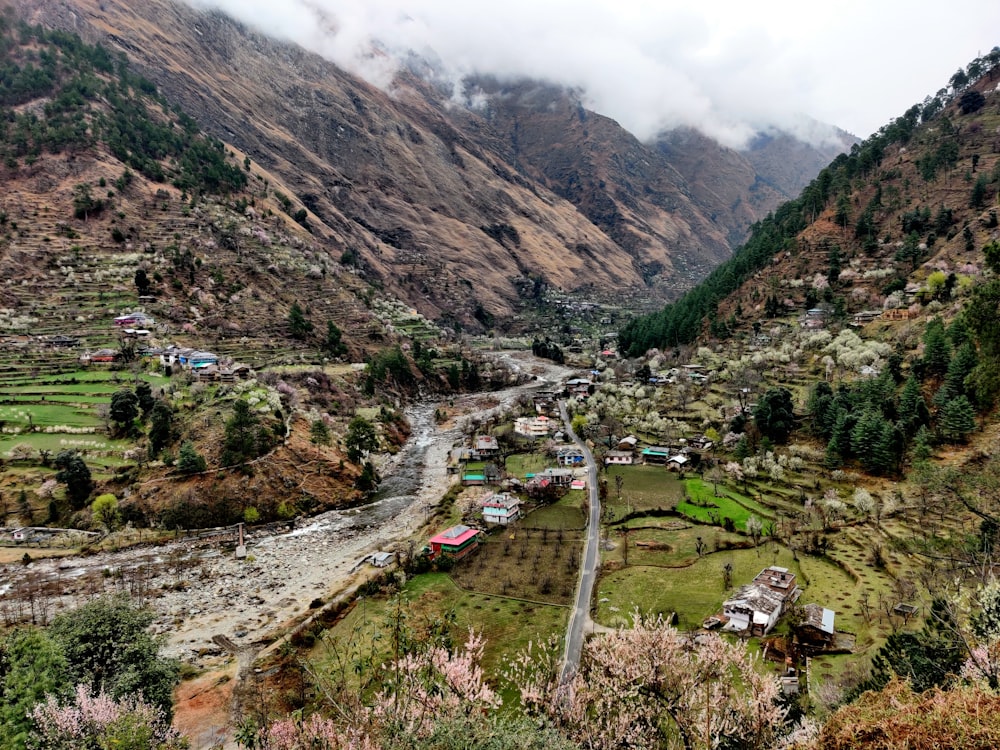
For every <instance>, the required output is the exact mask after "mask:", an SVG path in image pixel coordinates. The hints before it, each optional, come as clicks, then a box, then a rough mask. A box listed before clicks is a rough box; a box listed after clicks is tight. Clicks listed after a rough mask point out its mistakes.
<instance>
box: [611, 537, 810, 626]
mask: <svg viewBox="0 0 1000 750" xmlns="http://www.w3.org/2000/svg"><path fill="white" fill-rule="evenodd" d="M630 562H631V560H630ZM727 563H729V564H730V565H732V585H733V588H730V589H728V590H727V589H724V588H723V566H725V565H726V564H727ZM769 565H780V566H781V567H785V568H789V569H790V570H791V571H792V572H793V573H796V574H798V573H799V567H798V563H796V562H795V561H794V560H793V559H792V553H791V551H789V550H788V549H787V548H785V547H781V546H777V545H772V544H768V545H762V546H761V547H758V548H757V549H734V550H724V551H720V552H711V553H709V554H706V555H705V556H704V557H701V558H697V559H696V560H695V562H694V563H693V564H691V565H689V566H687V567H684V568H671V569H669V570H664V569H663V568H660V567H649V566H632V567H628V568H625V569H624V570H617V571H614V572H612V573H610V574H608V575H606V576H602V578H601V580H600V582H599V583H598V585H597V591H598V593H597V612H596V615H595V618H594V619H595V620H596V621H597V622H599V623H601V624H603V625H611V626H614V625H618V624H622V622H623V621H624V620H623V618H627V617H628V616H629V615H630V613H631V612H632V611H634V610H635V609H636V608H638V610H639V611H640V612H643V613H654V614H655V613H660V614H664V615H669V614H670V613H671V612H676V613H677V618H678V626H679V627H680V628H682V629H692V628H697V627H700V626H701V623H702V621H703V620H704V619H705V618H706V617H708V616H709V615H713V614H715V613H717V612H719V611H721V609H722V602H723V601H725V600H726V598H727V597H728V596H729V595H730V594H732V592H733V591H734V590H735V589H736V588H737V587H739V586H741V585H743V584H744V583H749V582H750V581H751V580H753V578H754V576H756V575H757V574H758V573H760V571H761V570H763V569H764V568H766V567H767V566H769Z"/></svg>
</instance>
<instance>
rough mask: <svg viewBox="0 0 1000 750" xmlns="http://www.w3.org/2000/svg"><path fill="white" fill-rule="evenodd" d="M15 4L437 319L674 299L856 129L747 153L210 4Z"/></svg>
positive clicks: (532, 88) (513, 317) (560, 90)
mask: <svg viewBox="0 0 1000 750" xmlns="http://www.w3.org/2000/svg"><path fill="white" fill-rule="evenodd" d="M19 7H20V8H21V9H22V12H23V13H24V14H25V16H26V17H27V18H29V19H30V20H32V21H33V22H43V23H45V24H47V25H52V26H56V27H60V28H66V29H70V30H72V31H75V32H77V33H80V34H81V35H82V36H83V37H84V38H86V39H88V40H89V41H92V42H100V43H101V44H104V45H106V46H107V47H108V48H109V49H110V50H112V51H114V52H115V53H123V54H126V55H127V56H128V58H129V59H130V61H131V62H132V63H133V64H135V65H136V66H137V67H138V69H139V70H141V71H142V72H143V73H144V74H145V75H146V76H147V77H149V78H150V79H151V80H152V81H153V82H154V83H156V84H157V85H158V86H159V87H160V88H161V90H162V91H163V92H164V94H165V95H166V96H167V98H168V99H169V100H171V101H173V102H176V103H177V104H179V105H180V106H181V107H182V108H183V109H184V110H185V111H186V112H188V113H190V114H191V115H192V116H193V117H194V118H195V119H196V120H197V121H198V123H199V124H200V125H201V126H202V127H204V128H205V129H206V130H207V131H208V132H209V133H211V134H213V135H215V136H217V137H218V138H220V139H222V140H223V141H224V142H226V143H229V144H231V145H232V146H233V147H235V148H237V149H239V150H240V151H241V152H244V153H245V154H247V155H248V156H249V158H250V159H251V160H252V161H253V162H254V163H258V164H260V165H261V166H262V167H263V168H265V169H266V170H268V172H269V173H271V174H273V175H274V176H275V178H276V179H279V180H280V181H281V183H282V185H281V188H280V190H281V191H283V192H285V193H287V194H288V197H289V200H290V201H291V203H293V204H294V206H292V210H294V211H298V210H305V211H306V213H307V216H308V219H307V220H308V223H309V225H310V227H311V229H312V231H313V233H314V235H315V236H316V237H317V238H321V239H322V245H323V247H324V250H325V252H326V253H328V254H329V257H330V258H331V259H332V260H334V261H336V260H341V259H346V260H349V261H350V262H351V263H352V264H355V265H356V267H357V268H358V269H359V271H360V272H361V273H362V274H363V275H364V276H365V278H367V279H368V280H369V281H372V282H375V283H377V284H379V285H380V286H381V287H382V288H384V289H385V290H386V291H387V292H388V293H390V294H392V295H395V296H397V297H399V298H400V299H402V300H404V301H406V302H407V303H408V304H410V305H412V306H413V307H415V308H416V309H418V310H419V311H420V312H422V313H423V314H425V315H426V316H427V317H429V318H430V319H432V320H436V321H440V322H442V323H445V324H450V323H451V322H459V323H461V324H462V325H471V326H472V327H474V328H477V327H482V326H485V325H487V324H490V325H499V326H501V327H515V328H516V327H517V326H518V325H519V323H518V312H519V311H520V310H522V309H523V308H524V307H525V306H526V305H530V304H531V303H532V301H533V295H536V294H537V292H538V290H539V289H540V288H552V289H558V290H563V291H565V292H569V293H581V294H586V295H588V296H591V297H594V296H596V298H601V297H602V296H604V297H607V298H611V299H621V298H622V295H623V292H626V297H627V299H629V300H630V301H631V304H637V305H642V304H647V305H648V304H656V303H657V302H658V301H662V300H667V299H672V298H674V297H676V296H677V295H678V294H679V293H680V292H682V291H683V290H684V289H686V288H688V287H689V286H691V284H693V283H694V282H696V281H698V280H699V279H700V278H703V277H704V276H705V275H706V274H707V273H708V272H709V271H710V270H711V269H712V268H713V267H714V266H715V265H717V264H718V263H719V262H721V261H722V260H724V259H725V258H727V257H728V256H729V255H730V253H731V252H732V249H733V247H734V246H735V244H737V243H738V242H739V241H741V240H742V239H743V238H744V237H745V236H746V231H747V228H748V227H749V226H750V224H752V223H753V222H754V221H756V220H758V219H760V218H762V217H763V216H764V215H766V213H767V212H768V211H771V210H773V209H774V208H775V207H776V206H777V205H778V204H779V203H780V202H781V201H782V200H784V199H786V198H787V197H789V196H790V195H793V194H794V193H795V191H796V190H797V189H798V187H799V186H800V185H801V184H802V183H803V180H807V179H808V177H809V176H811V175H812V174H815V172H816V171H818V169H819V168H820V167H821V166H822V164H823V163H824V160H828V158H829V157H830V155H832V154H833V153H835V151H836V150H838V149H843V148H847V147H848V146H849V141H848V140H842V141H841V145H840V146H839V147H835V148H834V149H832V150H827V151H823V150H818V149H816V148H815V147H810V146H807V145H804V144H803V143H802V142H801V141H798V140H797V139H795V138H794V137H792V136H790V135H788V134H778V136H777V137H774V136H769V137H768V138H767V139H766V140H767V145H766V147H764V146H761V145H760V144H762V143H763V140H761V139H758V142H754V143H752V144H751V145H750V146H749V148H748V150H745V151H742V152H740V151H735V150H733V149H728V148H726V147H724V146H721V145H719V143H717V142H716V141H714V140H712V139H710V138H707V137H703V136H702V137H697V138H691V137H688V136H683V135H682V134H683V133H684V132H688V133H691V132H693V131H680V133H681V134H678V133H677V132H675V133H674V134H670V133H667V134H664V135H661V137H660V140H659V142H658V144H654V145H647V144H646V143H644V142H642V141H641V140H640V139H639V138H637V137H636V136H635V135H633V134H632V133H630V132H629V131H628V130H626V129H625V128H623V127H622V126H621V125H620V124H619V123H618V122H616V121H614V120H612V119H610V118H608V117H606V116H603V115H600V114H597V113H595V112H594V111H593V110H591V109H589V108H588V107H587V99H586V98H585V97H584V96H583V95H582V94H581V92H580V91H578V90H574V89H568V88H566V87H564V86H561V85H554V84H547V83H542V82H539V81H537V80H528V79H524V78H522V79H519V80H517V81H513V82H511V81H508V80H501V79H497V78H491V77H488V76H480V77H476V78H468V79H467V80H466V88H467V90H469V91H475V92H476V94H475V97H474V98H473V99H468V100H467V101H465V102H464V103H461V104H459V103H456V101H455V91H454V88H453V87H451V86H450V85H449V83H448V82H447V81H445V80H442V77H441V76H440V75H439V74H438V73H439V71H438V70H437V68H436V63H434V61H432V60H429V59H428V58H423V57H417V56H411V57H410V58H409V61H408V64H407V66H406V67H402V68H400V67H397V66H395V65H394V66H392V70H393V76H394V77H393V79H392V85H391V87H388V88H387V89H383V88H379V87H377V86H375V85H372V84H371V83H369V82H367V81H364V80H361V79H359V78H358V77H356V76H355V75H353V74H351V73H349V72H347V71H345V70H344V69H342V68H340V67H338V66H337V65H335V64H334V63H332V62H330V61H329V60H327V59H325V58H323V57H321V56H319V55H317V54H313V53H311V52H308V51H306V50H305V49H303V48H302V47H299V46H297V45H294V44H289V43H286V42H282V41H278V40H276V39H274V38H271V37H269V36H267V35H265V34H263V33H261V32H258V31H255V30H254V29H253V28H252V27H250V26H247V25H245V24H244V23H241V22H240V21H237V20H234V19H233V18H230V17H229V16H227V15H225V14H223V13H221V12H219V11H202V10H195V9H193V8H191V7H190V6H187V5H184V4H181V3H176V2H170V1H169V0H152V1H151V2H147V3H143V4H142V5H141V6H135V5H133V4H130V3H124V2H116V1H115V0H106V1H103V2H96V1H94V0H74V1H73V2H64V1H59V0H21V2H20V3H19ZM290 13H291V15H294V12H291V11H290ZM278 28H281V27H280V26H279V27H278ZM664 144H671V145H670V147H669V148H665V147H664ZM684 144H686V145H684ZM755 144H756V145H755ZM755 161H756V164H757V166H755V164H754V162H755ZM775 165H781V168H780V169H776V168H775ZM539 285H541V286H539ZM529 290H530V291H529Z"/></svg>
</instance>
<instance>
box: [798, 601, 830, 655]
mask: <svg viewBox="0 0 1000 750" xmlns="http://www.w3.org/2000/svg"><path fill="white" fill-rule="evenodd" d="M802 614H803V619H802V622H801V623H800V624H799V625H798V627H797V628H796V629H795V630H796V633H797V634H798V636H799V641H800V642H801V643H802V644H803V645H806V646H809V647H812V648H819V649H823V648H826V647H827V646H830V645H831V644H832V643H833V639H834V627H833V622H834V617H835V616H836V613H835V612H834V611H833V610H832V609H826V608H825V607H821V606H820V605H818V604H807V605H806V606H804V607H803V608H802Z"/></svg>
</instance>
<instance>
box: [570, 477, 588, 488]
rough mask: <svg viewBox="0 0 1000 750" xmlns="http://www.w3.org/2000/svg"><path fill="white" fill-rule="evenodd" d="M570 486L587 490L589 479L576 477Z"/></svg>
mask: <svg viewBox="0 0 1000 750" xmlns="http://www.w3.org/2000/svg"><path fill="white" fill-rule="evenodd" d="M569 488H570V489H571V490H585V489H587V480H586V479H574V480H573V481H572V482H570V483H569Z"/></svg>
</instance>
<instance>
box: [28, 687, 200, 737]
mask: <svg viewBox="0 0 1000 750" xmlns="http://www.w3.org/2000/svg"><path fill="white" fill-rule="evenodd" d="M31 718H32V720H33V721H34V722H35V733H34V734H33V736H31V738H30V739H29V740H28V747H29V748H31V749H32V750H84V749H87V750H89V749H90V748H95V749H96V748H99V749H100V750H105V748H108V749H109V750H110V748H114V749H115V750H180V748H185V747H187V743H186V742H185V741H184V740H183V739H182V738H181V736H180V735H179V734H178V733H177V730H175V729H174V728H173V727H171V726H170V724H169V723H168V722H167V721H166V719H165V717H164V716H163V714H162V713H161V712H160V710H159V709H157V708H156V707H155V706H152V705H150V704H148V703H146V702H145V701H143V700H142V698H141V697H138V698H128V699H125V700H121V701H116V700H115V699H114V698H111V697H110V696H108V695H107V694H105V693H98V694H97V695H94V694H93V693H92V692H91V690H90V688H89V687H87V686H86V685H77V687H76V694H75V696H74V700H73V702H72V703H68V704H66V705H60V704H59V702H58V701H57V700H56V698H55V697H54V696H51V695H50V696H49V697H48V699H47V700H46V701H45V702H44V703H40V704H38V705H37V706H35V708H33V709H32V711H31Z"/></svg>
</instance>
